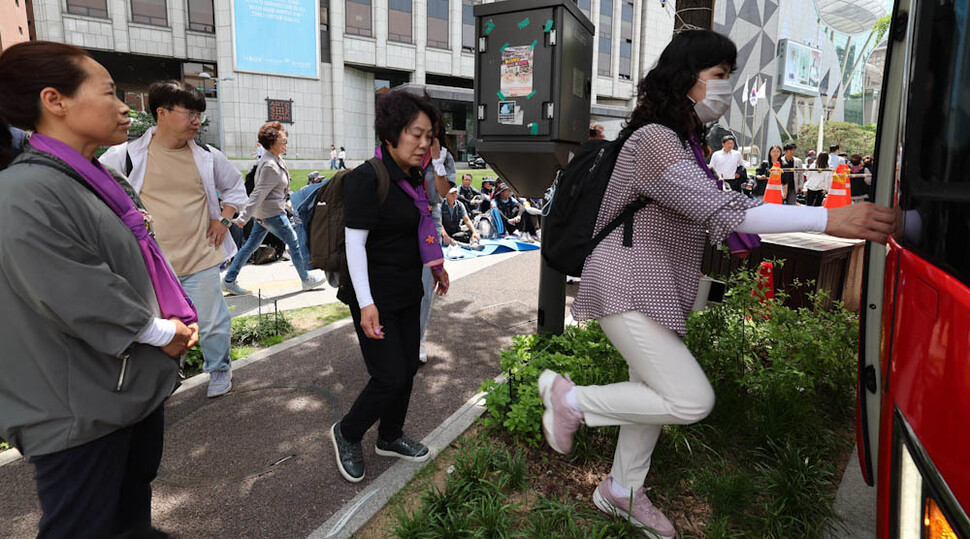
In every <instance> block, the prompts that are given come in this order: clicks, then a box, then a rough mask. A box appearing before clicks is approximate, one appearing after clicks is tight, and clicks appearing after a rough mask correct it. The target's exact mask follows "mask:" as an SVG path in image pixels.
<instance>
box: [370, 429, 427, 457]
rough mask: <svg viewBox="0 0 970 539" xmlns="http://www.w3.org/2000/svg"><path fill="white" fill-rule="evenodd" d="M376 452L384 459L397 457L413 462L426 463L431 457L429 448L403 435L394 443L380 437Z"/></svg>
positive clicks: (375, 448)
mask: <svg viewBox="0 0 970 539" xmlns="http://www.w3.org/2000/svg"><path fill="white" fill-rule="evenodd" d="M374 450H375V451H376V452H377V454H378V455H380V456H382V457H397V458H401V459H404V460H410V461H411V462H424V461H426V460H428V457H430V456H431V451H429V450H428V448H427V446H425V445H424V444H422V443H421V442H416V441H414V440H412V439H410V438H408V437H407V436H403V435H402V436H401V437H400V438H398V439H397V440H394V441H393V442H385V441H384V440H382V439H381V437H380V436H378V437H377V445H376V446H374Z"/></svg>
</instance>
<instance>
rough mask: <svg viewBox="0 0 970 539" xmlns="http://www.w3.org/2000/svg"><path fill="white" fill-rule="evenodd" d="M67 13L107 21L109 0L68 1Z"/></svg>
mask: <svg viewBox="0 0 970 539" xmlns="http://www.w3.org/2000/svg"><path fill="white" fill-rule="evenodd" d="M67 12H68V13H74V14H76V15H87V16H89V17H101V18H102V19H107V18H108V2H107V0H67Z"/></svg>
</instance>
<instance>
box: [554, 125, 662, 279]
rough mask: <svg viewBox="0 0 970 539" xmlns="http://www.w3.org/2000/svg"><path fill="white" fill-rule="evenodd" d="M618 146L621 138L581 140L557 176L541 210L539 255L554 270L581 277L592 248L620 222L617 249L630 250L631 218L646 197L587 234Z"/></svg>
mask: <svg viewBox="0 0 970 539" xmlns="http://www.w3.org/2000/svg"><path fill="white" fill-rule="evenodd" d="M624 142H626V138H622V139H617V140H591V141H589V142H586V143H585V144H583V145H582V146H580V147H579V150H578V151H577V152H576V155H575V156H573V158H572V160H570V161H569V163H568V164H567V165H566V168H564V169H563V170H561V171H560V172H559V175H558V177H557V178H556V182H555V184H553V192H552V197H551V198H550V200H549V203H548V204H547V206H546V212H545V214H544V220H545V222H544V224H543V230H544V232H543V234H544V235H543V237H542V257H543V258H544V259H545V260H546V263H548V264H549V266H551V267H552V268H553V269H555V270H556V271H559V272H562V273H565V274H566V275H573V276H579V275H581V274H582V272H583V264H585V263H586V257H588V256H589V254H590V253H591V252H593V248H595V247H596V246H597V245H598V244H599V242H601V241H603V239H604V238H606V236H608V235H609V234H610V232H613V230H615V229H616V228H617V227H618V226H620V225H621V224H622V225H623V246H624V247H632V246H633V215H634V214H635V213H636V212H638V211H639V210H640V209H641V208H643V207H644V206H646V205H647V204H649V203H650V202H651V200H650V198H648V197H646V196H642V195H641V196H639V197H637V199H636V200H634V201H633V202H630V203H629V204H627V205H626V207H625V208H623V211H622V212H620V214H619V215H617V216H616V218H614V219H613V220H612V221H610V222H609V224H607V225H606V226H605V227H604V228H603V230H601V231H600V233H599V234H597V235H596V236H595V237H594V236H593V230H594V229H595V228H596V217H597V216H598V215H599V211H600V204H602V202H603V195H604V194H605V193H606V186H607V185H608V184H609V183H610V177H611V176H612V175H613V168H614V167H615V166H616V158H617V157H618V156H619V155H620V149H621V148H623V143H624ZM545 231H548V233H546V232H545Z"/></svg>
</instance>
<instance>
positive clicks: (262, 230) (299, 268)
mask: <svg viewBox="0 0 970 539" xmlns="http://www.w3.org/2000/svg"><path fill="white" fill-rule="evenodd" d="M287 140H288V137H287V134H286V130H285V129H283V124H281V123H279V122H268V123H266V124H263V127H260V128H259V144H260V145H261V146H262V147H263V148H266V151H265V152H264V153H263V156H262V157H261V158H260V159H259V163H257V165H256V184H255V186H254V187H253V192H252V193H250V195H249V200H248V201H246V205H245V206H243V207H242V208H241V209H240V210H239V215H238V216H237V217H236V221H235V222H236V225H237V226H239V227H240V228H242V227H243V226H245V225H246V223H247V222H248V221H249V220H250V219H251V218H255V219H256V223H255V224H254V225H253V230H252V231H251V232H250V233H249V238H248V239H247V240H246V243H245V244H243V246H242V248H240V249H239V252H238V253H236V257H235V258H234V259H233V260H232V264H230V265H229V270H228V271H226V276H225V277H224V278H223V280H222V289H223V290H224V291H225V292H227V293H229V294H230V295H243V294H248V293H249V290H246V289H245V288H243V287H241V286H239V284H238V283H236V277H238V276H239V270H241V269H242V267H243V266H245V265H246V262H247V261H248V260H249V257H250V256H252V254H253V253H254V252H255V251H256V249H257V248H258V247H259V246H260V244H262V243H263V240H264V239H265V238H266V235H267V234H269V233H270V232H272V233H273V234H274V235H276V237H278V238H279V239H281V240H283V241H284V242H285V243H286V246H287V247H288V248H289V249H290V258H291V259H292V260H293V266H294V267H295V268H296V272H297V273H298V274H299V275H300V281H301V282H302V283H303V290H311V289H313V288H316V287H318V286H320V285H322V284H323V281H324V279H323V278H322V277H313V276H311V275H310V273H309V272H308V271H307V269H306V263H305V262H304V260H303V255H302V254H300V243H299V240H298V239H297V237H296V232H295V231H294V230H293V225H291V224H290V220H289V219H287V218H286V201H287V198H288V197H289V194H290V173H289V172H288V171H287V170H286V163H285V162H284V161H283V154H284V153H286V144H287Z"/></svg>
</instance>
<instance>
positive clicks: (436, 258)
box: [374, 145, 445, 266]
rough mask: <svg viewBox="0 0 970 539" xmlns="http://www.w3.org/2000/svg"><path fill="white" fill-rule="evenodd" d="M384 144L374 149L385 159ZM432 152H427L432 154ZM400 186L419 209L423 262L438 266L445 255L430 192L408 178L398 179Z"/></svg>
mask: <svg viewBox="0 0 970 539" xmlns="http://www.w3.org/2000/svg"><path fill="white" fill-rule="evenodd" d="M383 155H384V152H383V145H380V146H378V147H377V149H376V150H374V156H375V157H377V158H379V159H383ZM430 155H431V154H430V153H429V154H427V156H430ZM397 184H398V186H400V188H401V189H403V190H404V192H405V193H407V195H408V196H410V197H411V200H414V207H416V208H417V209H418V214H419V215H420V216H421V221H420V222H419V223H418V251H419V252H420V253H421V262H423V263H424V265H425V266H437V265H439V264H444V263H445V257H444V255H443V254H442V251H441V242H440V241H439V240H438V229H437V228H435V226H434V220H433V219H431V209H430V207H431V203H430V202H428V193H427V192H426V191H425V190H424V189H423V186H422V189H415V188H414V186H413V185H411V183H410V182H408V181H407V180H397Z"/></svg>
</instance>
